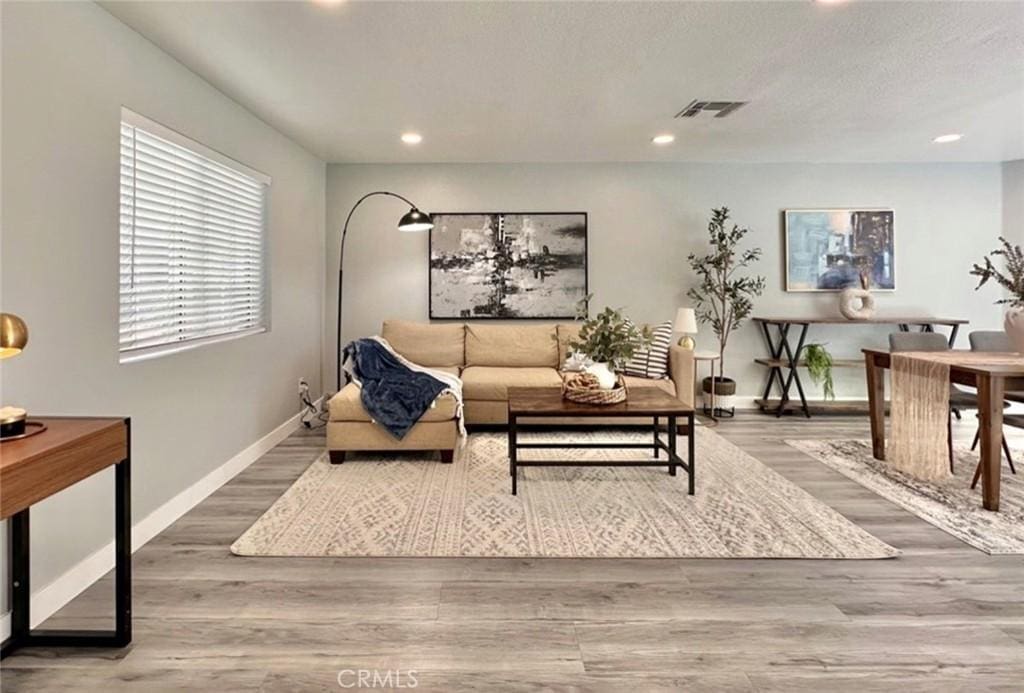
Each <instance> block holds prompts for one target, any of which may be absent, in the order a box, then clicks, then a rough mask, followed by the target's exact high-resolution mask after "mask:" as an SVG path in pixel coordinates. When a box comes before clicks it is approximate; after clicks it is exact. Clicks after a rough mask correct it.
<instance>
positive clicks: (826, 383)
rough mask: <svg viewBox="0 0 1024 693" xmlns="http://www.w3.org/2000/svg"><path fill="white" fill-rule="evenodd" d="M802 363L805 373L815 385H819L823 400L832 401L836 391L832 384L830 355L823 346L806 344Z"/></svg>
mask: <svg viewBox="0 0 1024 693" xmlns="http://www.w3.org/2000/svg"><path fill="white" fill-rule="evenodd" d="M804 362H805V363H806V364H807V373H808V375H810V376H811V380H813V381H814V384H815V385H821V390H822V392H823V393H824V395H825V399H830V400H834V399H835V398H836V391H835V387H834V384H833V382H832V354H830V353H828V349H826V348H825V345H824V344H808V345H807V346H805V347H804Z"/></svg>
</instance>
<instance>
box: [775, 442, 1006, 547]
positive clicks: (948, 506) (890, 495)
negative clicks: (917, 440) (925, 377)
mask: <svg viewBox="0 0 1024 693" xmlns="http://www.w3.org/2000/svg"><path fill="white" fill-rule="evenodd" d="M786 442H787V443H789V444H790V445H792V446H793V447H795V448H796V449H798V450H801V451H803V452H805V453H807V454H808V455H810V456H811V457H814V458H815V459H817V460H820V461H821V462H824V463H825V464H826V465H828V466H829V467H831V468H832V469H835V470H836V471H838V472H840V473H842V474H843V475H845V476H848V477H850V478H851V479H853V480H854V481H856V482H858V483H859V484H861V485H862V486H865V487H867V488H869V489H871V490H872V491H874V492H875V493H877V494H878V495H880V496H882V497H883V498H886V499H887V500H890V501H892V502H893V503H895V504H896V505H899V506H902V507H903V508H905V509H906V510H909V511H910V512H912V513H914V514H915V515H917V516H918V517H920V518H921V519H922V520H924V521H925V522H929V523H931V524H933V525H935V526H936V527H938V528H939V529H941V530H943V531H944V532H948V533H949V534H952V535H953V536H954V537H956V538H957V539H960V540H962V541H965V542H967V543H968V544H970V545H971V546H973V547H975V548H977V549H981V550H982V551H984V552H985V553H990V554H1024V479H1022V476H1024V475H1022V474H1018V475H1016V476H1015V475H1013V474H1010V470H1009V468H1008V467H1006V466H1005V464H1006V462H1005V460H1004V462H1003V464H1004V466H1003V470H1002V471H1003V477H1002V479H1003V480H1002V487H1001V493H1000V501H999V512H997V513H994V512H989V511H988V510H985V509H984V508H982V507H981V483H980V482H979V483H978V488H977V489H975V490H973V491H972V490H971V477H972V476H974V468H975V466H976V465H977V464H978V456H977V454H976V453H972V452H971V451H970V450H968V449H966V448H957V449H956V450H955V451H954V452H955V454H956V464H955V465H954V467H955V469H956V474H955V475H954V476H953V477H952V478H951V479H947V480H945V481H935V482H927V481H920V480H918V479H915V478H913V477H910V476H907V475H906V474H904V473H902V472H900V471H899V470H898V469H894V468H893V467H892V466H890V465H889V464H887V463H886V462H880V461H878V460H876V459H875V458H874V457H873V456H872V454H871V442H870V441H867V440H787V441H786ZM1013 454H1014V461H1015V462H1016V461H1017V460H1024V451H1017V450H1014V451H1013ZM1020 464H1021V463H1020V462H1017V465H1018V471H1020Z"/></svg>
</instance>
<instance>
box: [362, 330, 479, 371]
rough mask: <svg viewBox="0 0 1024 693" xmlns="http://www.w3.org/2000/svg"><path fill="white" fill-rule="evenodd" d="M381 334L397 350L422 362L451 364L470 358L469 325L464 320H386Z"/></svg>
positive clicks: (441, 364)
mask: <svg viewBox="0 0 1024 693" xmlns="http://www.w3.org/2000/svg"><path fill="white" fill-rule="evenodd" d="M380 334H381V336H382V337H383V338H384V339H386V340H388V343H389V344H391V346H392V347H394V349H395V351H397V352H398V353H399V354H401V355H402V356H404V357H405V358H407V359H409V360H410V361H412V362H413V363H415V364H417V365H420V366H431V367H434V366H449V367H450V366H461V365H463V364H464V363H465V362H466V360H465V353H466V352H465V344H466V326H465V325H463V324H462V323H456V324H437V325H432V324H429V323H425V322H411V321H408V320H385V321H384V326H383V328H382V329H381V332H380Z"/></svg>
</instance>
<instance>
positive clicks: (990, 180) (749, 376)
mask: <svg viewBox="0 0 1024 693" xmlns="http://www.w3.org/2000/svg"><path fill="white" fill-rule="evenodd" d="M377 189H385V190H393V191H395V192H398V193H401V194H403V195H405V196H407V197H409V198H410V199H412V200H413V201H414V202H416V203H417V204H419V205H421V206H422V207H423V209H425V210H433V211H445V212H456V211H518V210H523V211H544V210H547V211H580V210H582V211H587V212H589V215H590V216H589V223H590V228H589V243H590V285H591V289H592V290H593V292H594V293H595V301H596V305H597V306H601V305H604V304H610V305H613V306H624V307H625V308H626V309H627V312H628V313H629V314H630V315H632V316H633V317H635V318H636V319H638V320H670V319H671V318H672V317H673V316H674V314H675V308H676V307H677V306H679V305H684V304H686V303H687V301H686V298H685V292H686V289H687V288H688V287H689V286H690V283H691V282H692V281H693V275H692V273H691V272H690V270H689V269H688V266H687V264H686V256H687V254H688V253H690V252H701V251H702V250H703V248H704V244H705V233H706V226H707V218H708V214H709V211H710V209H711V208H712V207H714V206H720V205H726V206H728V207H729V208H730V209H732V211H733V216H734V218H735V220H736V221H737V222H738V223H740V224H742V225H745V226H748V227H750V228H751V229H752V233H751V234H750V236H749V238H750V242H751V243H753V244H757V245H759V246H761V247H762V248H763V249H764V259H763V261H762V262H761V264H760V267H759V268H758V271H759V272H761V273H762V274H764V275H765V276H766V277H767V280H768V290H767V291H766V292H765V295H764V296H763V297H762V298H760V299H759V300H758V301H757V303H756V310H755V313H757V314H761V315H765V314H779V315H786V316H789V315H793V316H814V315H836V314H838V311H837V296H836V295H835V294H806V293H803V294H798V293H786V292H785V291H784V290H783V280H784V273H783V254H782V248H783V245H782V230H781V220H780V211H781V210H782V209H785V208H787V207H793V208H799V207H849V206H862V205H863V206H878V207H892V208H894V209H895V212H896V234H897V239H896V243H897V247H896V273H897V278H896V281H897V291H896V292H895V293H881V294H879V295H878V296H877V302H878V308H879V312H880V313H887V314H889V315H895V314H899V313H913V314H925V315H942V316H948V317H963V318H969V319H970V320H971V326H972V327H974V328H982V327H985V328H991V327H995V326H998V325H999V324H1000V318H999V316H1000V311H999V309H998V307H996V306H993V305H992V301H993V300H994V299H995V298H997V297H998V292H997V290H996V289H994V288H993V289H991V290H989V289H988V288H987V287H986V289H985V290H983V291H981V292H975V291H974V283H973V281H972V278H971V277H970V276H968V274H967V272H968V269H969V268H970V264H971V262H972V261H974V260H977V259H980V258H981V256H982V255H983V253H984V252H985V251H987V250H988V249H989V248H991V247H994V246H993V244H994V241H995V237H996V236H997V235H998V233H999V230H1000V226H1001V219H1000V208H1001V199H1000V191H1001V171H1000V165H999V164H947V165H902V164H893V165H791V164H778V165H731V164H730V165H717V164H520V165H487V164H435V165H396V164H392V165H330V166H328V169H327V254H326V258H327V295H326V300H325V303H324V308H325V311H326V313H325V328H326V329H325V332H326V334H325V342H324V355H325V360H324V369H323V372H324V377H325V386H326V387H333V377H334V361H333V353H334V351H333V350H334V337H333V329H334V328H333V325H334V320H335V312H334V311H335V296H336V291H337V289H336V280H337V274H336V273H337V253H338V238H339V234H340V227H341V225H342V224H343V223H344V219H345V214H347V212H348V210H349V207H350V206H351V205H352V204H353V203H354V202H355V200H356V199H357V198H358V197H359V196H360V195H361V194H362V193H365V192H368V191H371V190H377ZM404 212H405V209H403V208H402V206H401V204H400V203H399V202H397V201H394V200H387V199H383V198H381V199H373V200H370V201H369V202H368V203H365V204H364V205H363V206H362V207H360V209H359V210H358V211H357V212H356V216H355V217H354V219H353V221H352V228H350V231H349V239H348V243H347V248H346V252H347V254H348V256H347V258H346V261H345V270H346V276H345V291H346V295H345V311H346V312H345V318H344V326H343V327H344V338H345V339H351V338H354V337H357V336H361V335H367V334H374V333H376V332H377V331H378V330H379V325H380V321H381V319H382V318H385V317H401V318H409V319H417V320H425V319H426V317H427V248H428V240H427V236H426V234H403V233H400V232H398V231H396V230H395V223H396V221H397V220H398V217H399V216H400V215H401V214H402V213H404ZM887 333H888V330H887V329H885V328H871V327H866V326H857V327H845V326H844V327H839V328H823V329H819V330H816V331H815V332H813V333H812V338H813V339H814V340H817V341H823V342H827V343H828V348H829V349H830V350H831V351H832V352H833V354H835V355H836V356H839V357H844V356H845V357H852V356H857V355H859V354H858V351H857V350H858V348H859V347H861V346H865V345H872V344H873V345H882V344H884V343H885V335H886V334H887ZM733 340H734V341H733V342H731V343H730V347H729V352H728V354H727V359H728V365H727V370H728V371H729V373H728V374H731V375H732V376H733V377H736V378H738V379H739V381H740V394H741V395H748V396H753V395H754V394H755V392H756V391H757V389H758V388H759V387H760V386H761V385H762V383H763V377H764V373H763V371H761V370H759V367H757V366H754V365H753V364H752V363H751V360H752V359H753V358H755V357H757V356H762V355H763V350H764V347H763V345H762V340H761V339H760V337H759V335H758V333H757V332H755V330H754V329H753V327H752V326H751V325H749V324H748V325H746V326H744V327H743V328H741V332H740V333H739V334H737V335H735V336H734V337H733ZM697 343H698V348H699V349H700V348H703V349H708V348H712V346H713V338H712V336H711V335H710V333H709V332H708V331H707V330H705V331H704V332H703V333H702V334H700V335H698V338H697ZM963 344H966V340H964V342H963ZM862 380H863V372H862V371H859V370H856V369H845V371H844V372H843V373H841V374H839V380H838V382H837V394H838V395H839V396H840V397H843V396H848V397H863V396H864V389H863V385H862ZM812 389H814V390H815V393H814V395H815V397H817V396H819V393H817V391H816V389H815V388H813V387H812Z"/></svg>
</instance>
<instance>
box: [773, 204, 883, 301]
mask: <svg viewBox="0 0 1024 693" xmlns="http://www.w3.org/2000/svg"><path fill="white" fill-rule="evenodd" d="M784 216H785V221H784V226H785V229H784V233H785V236H786V291H842V290H843V289H846V288H851V287H852V288H858V289H859V288H860V285H861V284H860V281H861V279H860V278H861V275H864V276H866V277H867V279H868V288H869V289H870V290H872V291H894V290H895V289H896V268H895V243H894V232H893V211H892V210H891V209H787V210H785V212H784Z"/></svg>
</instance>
